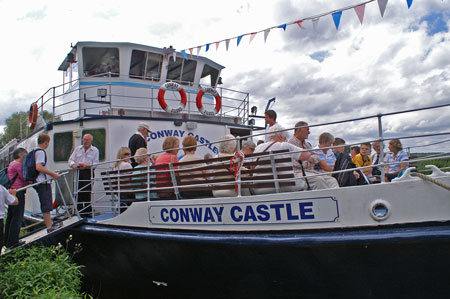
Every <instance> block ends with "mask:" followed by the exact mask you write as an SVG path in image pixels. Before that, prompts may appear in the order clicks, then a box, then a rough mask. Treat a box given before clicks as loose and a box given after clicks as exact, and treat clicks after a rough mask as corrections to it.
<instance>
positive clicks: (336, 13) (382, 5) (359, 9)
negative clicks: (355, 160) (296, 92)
mask: <svg viewBox="0 0 450 299" xmlns="http://www.w3.org/2000/svg"><path fill="white" fill-rule="evenodd" d="M375 1H376V2H377V3H378V7H379V9H380V13H381V17H384V12H385V10H386V6H387V3H388V0H365V1H364V2H362V3H358V4H356V5H352V6H348V7H344V8H341V9H335V10H332V11H329V12H326V13H322V14H319V15H316V16H311V17H306V18H303V19H300V20H298V19H297V20H296V21H294V22H290V23H285V24H281V25H277V26H273V27H270V28H266V29H264V30H260V31H256V32H251V33H245V34H241V35H239V36H236V37H233V38H228V39H222V40H220V41H215V42H214V43H215V44H216V50H218V49H219V45H220V43H221V42H222V41H225V46H226V49H227V51H228V49H229V46H230V41H231V40H232V39H236V46H237V47H239V44H240V43H241V40H242V38H243V37H244V36H247V35H249V38H250V40H249V44H250V43H251V42H252V41H253V39H254V38H255V36H256V35H257V34H258V33H260V32H264V43H266V42H267V37H268V36H269V33H270V31H271V30H272V29H274V28H281V29H283V31H286V28H287V26H290V25H293V24H297V25H298V27H300V29H306V28H305V27H303V22H304V21H311V22H312V25H313V29H314V32H317V31H318V26H319V20H320V18H322V17H324V16H327V15H331V16H332V18H333V21H334V25H335V27H336V30H339V26H340V22H341V18H342V13H343V11H345V10H349V9H354V10H355V12H356V15H357V16H358V19H359V22H360V23H361V24H362V23H363V20H364V14H365V8H366V4H368V3H372V2H375ZM406 3H407V5H408V9H409V8H410V7H411V5H412V3H413V0H406ZM211 44H212V43H207V44H204V45H201V46H197V47H192V48H188V49H184V50H183V51H184V52H183V51H181V54H183V56H184V57H185V58H186V56H185V54H186V51H187V50H189V52H190V53H191V58H192V51H193V49H194V48H197V55H199V54H200V50H201V48H202V47H203V46H205V48H206V52H208V50H209V47H210V45H211ZM166 59H169V57H168V56H167V57H166ZM174 59H175V58H174Z"/></svg>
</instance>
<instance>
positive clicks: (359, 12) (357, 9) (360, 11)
mask: <svg viewBox="0 0 450 299" xmlns="http://www.w3.org/2000/svg"><path fill="white" fill-rule="evenodd" d="M365 8H366V4H361V5H358V6H356V7H355V12H356V15H357V16H358V19H359V21H360V22H361V25H362V23H363V19H364V10H365Z"/></svg>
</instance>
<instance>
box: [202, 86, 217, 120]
mask: <svg viewBox="0 0 450 299" xmlns="http://www.w3.org/2000/svg"><path fill="white" fill-rule="evenodd" d="M205 93H206V94H208V95H211V96H213V97H214V98H215V99H216V106H215V107H214V109H213V110H212V111H210V110H206V109H205V107H203V103H202V98H203V95H204V94H205ZM196 104H197V109H198V111H200V113H201V114H203V115H205V116H214V115H216V114H217V113H219V111H220V108H221V107H222V98H221V97H220V95H219V93H218V92H217V90H215V89H214V88H212V87H206V88H202V89H200V90H199V91H198V94H197V98H196Z"/></svg>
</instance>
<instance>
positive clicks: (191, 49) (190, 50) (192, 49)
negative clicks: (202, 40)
mask: <svg viewBox="0 0 450 299" xmlns="http://www.w3.org/2000/svg"><path fill="white" fill-rule="evenodd" d="M192 51H194V48H190V49H189V52H190V53H191V58H192Z"/></svg>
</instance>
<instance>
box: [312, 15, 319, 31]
mask: <svg viewBox="0 0 450 299" xmlns="http://www.w3.org/2000/svg"><path fill="white" fill-rule="evenodd" d="M312 23H313V29H314V32H317V29H318V28H319V18H315V19H312Z"/></svg>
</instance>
